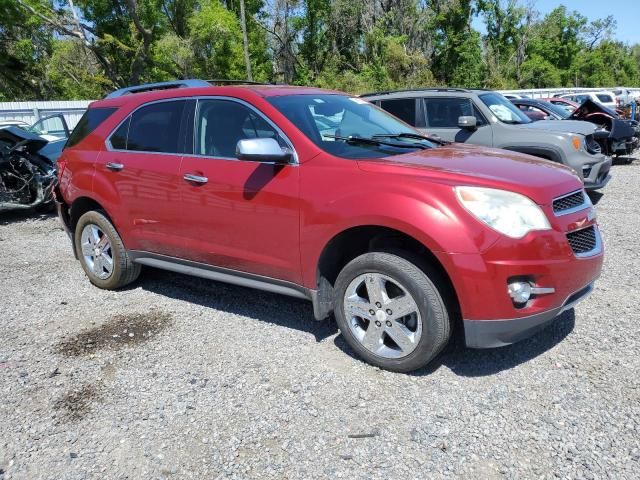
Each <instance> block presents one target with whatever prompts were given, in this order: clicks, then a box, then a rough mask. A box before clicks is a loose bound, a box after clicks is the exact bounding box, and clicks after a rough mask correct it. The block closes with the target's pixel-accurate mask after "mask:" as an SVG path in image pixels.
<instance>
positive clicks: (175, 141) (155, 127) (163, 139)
mask: <svg viewBox="0 0 640 480" xmlns="http://www.w3.org/2000/svg"><path fill="white" fill-rule="evenodd" d="M185 105H186V100H177V101H169V102H159V103H152V104H151V105H147V106H145V107H142V108H140V109H138V110H136V111H135V112H134V113H133V115H132V116H131V120H130V123H129V129H128V136H127V140H126V149H127V150H132V151H138V152H161V153H178V152H179V151H180V148H179V132H180V125H181V119H182V113H183V111H184V107H185ZM125 123H126V122H125ZM121 128H122V126H121V127H120V128H118V130H117V131H116V132H115V134H118V136H117V137H116V139H114V138H113V137H112V139H111V144H112V146H114V148H116V147H115V145H113V141H114V140H116V142H118V141H121V138H122V134H123V132H121ZM115 134H114V136H115Z"/></svg>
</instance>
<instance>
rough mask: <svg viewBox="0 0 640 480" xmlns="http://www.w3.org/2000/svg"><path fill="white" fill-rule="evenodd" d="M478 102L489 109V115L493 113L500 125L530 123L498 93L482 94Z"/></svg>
mask: <svg viewBox="0 0 640 480" xmlns="http://www.w3.org/2000/svg"><path fill="white" fill-rule="evenodd" d="M480 100H482V102H483V103H484V104H485V105H486V106H487V107H489V110H491V113H493V114H494V115H495V116H496V117H498V120H500V121H501V122H502V123H510V124H521V123H531V120H530V119H529V117H527V116H526V115H525V114H524V113H522V112H521V111H520V109H518V107H516V106H515V105H514V104H513V103H511V102H510V101H509V100H507V99H506V98H504V97H503V96H502V95H500V94H499V93H495V92H491V93H483V94H482V95H480Z"/></svg>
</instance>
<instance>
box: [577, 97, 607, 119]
mask: <svg viewBox="0 0 640 480" xmlns="http://www.w3.org/2000/svg"><path fill="white" fill-rule="evenodd" d="M592 113H604V114H605V115H607V116H609V117H611V118H618V114H617V113H616V112H615V111H613V110H611V109H610V108H608V107H605V106H604V105H601V104H599V103H596V102H594V101H593V100H591V99H589V98H588V99H586V100H585V101H584V102H582V105H580V106H579V107H578V108H576V109H575V111H574V112H573V113H572V114H571V116H570V117H569V118H570V119H573V120H582V119H584V118H585V117H586V116H587V115H590V114H592Z"/></svg>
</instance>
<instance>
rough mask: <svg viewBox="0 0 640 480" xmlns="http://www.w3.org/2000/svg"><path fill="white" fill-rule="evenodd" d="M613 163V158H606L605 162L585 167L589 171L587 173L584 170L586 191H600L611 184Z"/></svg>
mask: <svg viewBox="0 0 640 480" xmlns="http://www.w3.org/2000/svg"><path fill="white" fill-rule="evenodd" d="M611 163H612V160H611V157H605V160H604V161H602V162H600V163H596V164H591V165H585V167H586V168H587V169H588V170H587V171H586V172H585V170H583V175H584V188H585V190H590V191H591V190H598V189H600V188H603V187H604V186H605V185H606V184H607V183H609V180H611V175H609V170H611Z"/></svg>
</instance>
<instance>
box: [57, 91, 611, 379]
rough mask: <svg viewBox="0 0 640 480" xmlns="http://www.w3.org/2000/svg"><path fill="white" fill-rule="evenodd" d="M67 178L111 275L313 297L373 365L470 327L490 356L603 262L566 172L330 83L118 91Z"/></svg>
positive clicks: (420, 362)
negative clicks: (438, 131) (144, 272)
mask: <svg viewBox="0 0 640 480" xmlns="http://www.w3.org/2000/svg"><path fill="white" fill-rule="evenodd" d="M172 87H173V88H172ZM141 90H142V91H143V92H142V93H140V91H141ZM144 90H149V91H144ZM58 180H59V181H58V185H57V187H56V188H55V197H56V201H57V204H58V211H59V215H60V218H61V219H62V222H63V224H64V226H65V228H66V230H67V231H68V233H69V235H70V237H71V239H72V242H73V248H74V253H75V255H76V257H77V258H78V259H79V260H80V263H81V265H82V268H83V269H84V271H85V272H86V275H87V276H88V277H89V280H90V281H91V282H92V283H93V284H95V285H96V286H98V287H100V288H105V289H116V288H119V287H122V286H123V285H126V284H128V283H130V282H133V281H134V280H135V279H136V278H137V277H138V275H139V273H140V268H141V266H142V265H151V266H154V267H159V268H164V269H167V270H173V271H176V272H182V273H187V274H191V275H196V276H200V277H204V278H209V279H213V280H220V281H224V282H230V283H235V284H239V285H243V286H248V287H254V288H259V289H263V290H269V291H272V292H278V293H282V294H285V295H290V296H294V297H299V298H306V299H309V300H310V301H311V302H312V303H313V307H314V314H315V317H316V318H317V319H318V320H322V319H324V318H327V317H328V316H329V315H330V314H331V313H332V312H333V314H334V315H335V318H336V320H337V323H338V326H339V327H340V330H341V331H342V334H343V335H344V338H345V339H346V340H347V342H349V344H350V345H351V347H352V348H353V349H354V350H355V351H356V352H357V353H358V354H359V355H360V356H361V357H362V358H363V359H365V360H366V361H367V362H370V363H372V364H374V365H378V366H380V367H382V368H386V369H389V370H395V371H410V370H414V369H416V368H419V367H422V366H424V365H425V364H427V363H428V362H429V361H431V360H432V359H433V358H434V357H435V356H436V355H437V354H438V352H440V351H441V350H442V349H443V347H444V346H445V345H446V343H447V342H448V341H449V339H450V337H451V336H452V333H453V332H454V331H458V332H459V333H460V334H461V335H463V337H464V341H465V343H466V345H467V346H469V347H474V348H485V347H497V346H501V345H507V344H510V343H513V342H516V341H518V340H521V339H523V338H525V337H527V336H529V335H531V334H532V333H534V332H535V331H537V330H539V329H540V328H542V327H543V326H544V325H546V324H548V323H549V322H551V321H552V320H553V319H554V318H556V317H557V316H558V314H559V313H561V312H562V311H564V310H566V309H569V308H571V307H572V306H573V305H574V304H575V303H576V302H578V301H579V300H582V299H583V298H584V297H585V296H586V295H587V294H588V293H589V292H590V291H591V290H592V285H593V282H594V280H595V279H596V278H597V277H598V275H599V273H600V270H601V267H602V260H603V250H602V243H601V240H600V234H599V231H598V227H597V224H596V221H595V218H594V212H593V207H592V204H591V202H590V201H589V198H588V197H587V196H586V195H585V193H584V191H583V189H582V182H581V180H580V179H579V178H578V177H577V176H576V175H575V174H574V173H572V172H571V171H570V170H569V169H568V168H565V167H563V166H561V165H558V164H554V163H551V162H548V161H544V160H539V159H536V158H533V157H530V156H527V155H522V154H517V153H513V152H508V151H503V150H494V149H489V148H484V147H476V146H470V145H463V144H450V143H446V142H442V141H441V140H439V139H438V138H432V137H429V136H425V135H422V134H420V133H419V132H418V131H416V130H415V129H413V128H412V127H410V126H408V125H406V124H405V123H402V122H401V121H399V120H398V119H396V118H395V117H393V116H391V115H390V114H388V113H386V112H384V111H382V110H380V109H379V108H377V107H375V106H374V105H372V104H370V103H368V102H366V101H364V100H362V99H360V98H355V97H352V96H349V95H346V94H342V93H338V92H332V91H327V90H320V89H315V88H302V87H291V86H268V85H264V86H260V85H245V86H211V85H208V84H206V83H204V82H201V81H184V82H178V83H172V84H160V85H158V84H155V85H148V86H143V87H136V88H132V89H125V90H123V91H118V92H115V93H114V94H112V95H110V96H109V97H107V98H106V99H104V100H101V101H98V102H95V103H93V104H92V105H91V106H90V108H89V110H88V111H87V112H86V114H85V116H84V117H83V118H82V120H81V121H80V123H79V125H78V126H77V127H76V129H75V130H74V132H73V134H72V135H71V137H70V139H69V142H68V144H67V146H66V148H65V150H64V152H63V155H62V157H61V158H60V160H59V165H58ZM250 301H251V297H250V296H247V302H250Z"/></svg>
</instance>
